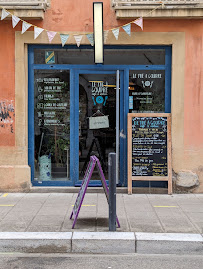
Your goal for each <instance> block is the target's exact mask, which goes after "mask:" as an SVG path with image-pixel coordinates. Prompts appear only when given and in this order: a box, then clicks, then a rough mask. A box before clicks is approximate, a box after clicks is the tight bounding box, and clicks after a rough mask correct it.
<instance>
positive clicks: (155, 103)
mask: <svg viewBox="0 0 203 269" xmlns="http://www.w3.org/2000/svg"><path fill="white" fill-rule="evenodd" d="M155 111H156V112H164V111H165V71H164V70H130V73H129V112H130V113H139V112H143V113H152V112H155Z"/></svg>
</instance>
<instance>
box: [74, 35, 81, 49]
mask: <svg viewBox="0 0 203 269" xmlns="http://www.w3.org/2000/svg"><path fill="white" fill-rule="evenodd" d="M82 37H83V35H74V38H75V41H76V44H77V46H78V47H80V43H81V40H82Z"/></svg>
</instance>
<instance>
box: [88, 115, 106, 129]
mask: <svg viewBox="0 0 203 269" xmlns="http://www.w3.org/2000/svg"><path fill="white" fill-rule="evenodd" d="M101 128H109V118H108V116H99V117H90V118H89V129H101Z"/></svg>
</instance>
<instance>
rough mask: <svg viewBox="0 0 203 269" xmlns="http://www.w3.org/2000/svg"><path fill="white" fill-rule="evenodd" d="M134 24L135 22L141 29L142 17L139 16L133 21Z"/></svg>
mask: <svg viewBox="0 0 203 269" xmlns="http://www.w3.org/2000/svg"><path fill="white" fill-rule="evenodd" d="M134 23H135V24H137V25H138V26H139V27H140V28H141V29H142V31H143V18H142V17H140V18H139V19H137V20H135V21H134Z"/></svg>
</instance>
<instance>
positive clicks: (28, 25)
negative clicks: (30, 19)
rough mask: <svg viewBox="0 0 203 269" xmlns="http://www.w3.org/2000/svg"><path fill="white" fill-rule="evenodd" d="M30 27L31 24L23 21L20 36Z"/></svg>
mask: <svg viewBox="0 0 203 269" xmlns="http://www.w3.org/2000/svg"><path fill="white" fill-rule="evenodd" d="M31 26H32V24H30V23H27V22H25V21H23V26H22V32H21V34H24V33H25V32H26V31H27V30H28V29H29V28H30V27H31Z"/></svg>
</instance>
